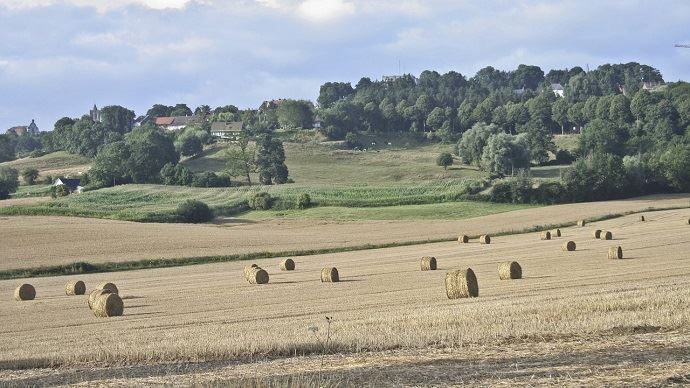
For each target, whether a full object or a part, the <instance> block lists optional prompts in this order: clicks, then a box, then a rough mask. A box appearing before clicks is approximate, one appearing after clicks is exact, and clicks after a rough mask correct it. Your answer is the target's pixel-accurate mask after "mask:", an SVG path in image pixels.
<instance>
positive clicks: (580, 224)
mask: <svg viewBox="0 0 690 388" xmlns="http://www.w3.org/2000/svg"><path fill="white" fill-rule="evenodd" d="M585 224H587V222H585V220H580V221H578V222H577V226H579V227H583V226H585Z"/></svg>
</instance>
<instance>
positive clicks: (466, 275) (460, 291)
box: [446, 268, 479, 299]
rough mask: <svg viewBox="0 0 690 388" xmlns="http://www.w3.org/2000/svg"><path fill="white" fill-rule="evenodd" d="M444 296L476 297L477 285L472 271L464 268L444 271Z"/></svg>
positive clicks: (458, 297) (454, 297)
mask: <svg viewBox="0 0 690 388" xmlns="http://www.w3.org/2000/svg"><path fill="white" fill-rule="evenodd" d="M446 296H448V299H460V298H476V297H478V296H479V285H478V284H477V277H476V276H475V275H474V271H472V269H471V268H466V269H460V270H455V271H450V272H448V273H446Z"/></svg>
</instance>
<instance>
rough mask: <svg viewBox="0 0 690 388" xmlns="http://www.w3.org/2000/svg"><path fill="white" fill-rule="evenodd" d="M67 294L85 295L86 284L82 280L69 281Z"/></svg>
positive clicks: (66, 289) (66, 286)
mask: <svg viewBox="0 0 690 388" xmlns="http://www.w3.org/2000/svg"><path fill="white" fill-rule="evenodd" d="M65 294H67V295H84V294H86V284H84V282H82V281H81V280H77V281H76V282H69V283H67V285H65Z"/></svg>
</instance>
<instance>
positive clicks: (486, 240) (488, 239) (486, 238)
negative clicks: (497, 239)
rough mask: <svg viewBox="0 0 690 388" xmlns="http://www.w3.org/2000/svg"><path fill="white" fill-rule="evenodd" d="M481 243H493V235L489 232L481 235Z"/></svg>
mask: <svg viewBox="0 0 690 388" xmlns="http://www.w3.org/2000/svg"><path fill="white" fill-rule="evenodd" d="M479 243H480V244H491V236H489V235H488V234H483V235H481V236H480V237H479Z"/></svg>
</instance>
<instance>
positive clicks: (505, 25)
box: [0, 0, 690, 132]
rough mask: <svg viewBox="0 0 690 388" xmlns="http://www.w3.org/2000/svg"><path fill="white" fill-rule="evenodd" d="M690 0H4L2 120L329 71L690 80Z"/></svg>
mask: <svg viewBox="0 0 690 388" xmlns="http://www.w3.org/2000/svg"><path fill="white" fill-rule="evenodd" d="M689 26H690V1H686V0H657V1H644V0H553V1H540V0H514V1H508V0H482V1H480V0H477V1H469V0H369V1H364V0H225V1H222V0H0V36H2V44H0V132H4V129H6V128H9V127H12V126H15V125H27V124H28V123H29V122H30V121H31V120H32V119H35V120H36V123H37V124H38V126H39V128H40V129H41V130H51V129H52V127H53V124H54V123H55V121H56V120H58V119H59V118H61V117H64V116H69V117H80V116H81V115H83V114H86V113H88V111H89V109H90V108H91V107H92V106H93V105H94V104H96V105H98V106H99V107H102V106H105V105H122V106H125V107H128V108H129V109H132V110H134V111H135V112H136V114H137V115H143V114H145V112H146V110H148V108H150V107H151V106H152V105H153V104H156V103H160V104H166V105H174V104H176V103H186V104H187V105H188V106H189V107H190V108H192V109H194V108H195V107H196V106H199V105H202V104H207V105H210V106H211V107H215V106H220V105H228V104H233V105H236V106H238V107H240V108H250V107H251V108H256V107H258V106H259V105H260V104H261V102H262V101H264V100H269V99H275V98H295V99H302V98H303V99H310V100H315V99H316V97H317V96H318V91H319V86H320V85H321V84H323V83H324V82H327V81H346V82H352V83H353V85H354V84H355V83H356V82H357V81H358V80H359V79H360V78H361V77H370V78H371V79H380V78H381V77H382V76H383V75H391V74H397V73H399V68H400V69H401V70H402V71H403V72H405V73H411V74H414V75H419V73H421V72H422V71H423V70H436V71H438V72H440V73H445V72H447V71H450V70H454V71H457V72H460V73H462V74H463V75H465V76H467V77H471V76H473V75H474V74H475V73H476V72H477V70H479V69H481V68H482V67H485V66H493V67H495V68H498V69H502V70H511V69H515V68H516V67H517V66H518V65H519V64H521V63H524V64H530V65H537V66H540V67H541V68H542V69H543V70H544V71H545V72H548V70H549V69H552V68H559V69H561V68H572V67H574V66H581V67H582V68H586V67H587V66H589V67H590V68H596V67H597V66H599V65H601V64H604V63H625V62H630V61H637V62H640V63H644V64H648V65H651V66H653V67H656V68H657V69H659V70H660V71H661V72H662V74H663V75H664V78H665V80H666V81H677V80H686V81H688V80H690V49H681V48H675V47H674V44H676V43H690V27H689Z"/></svg>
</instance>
